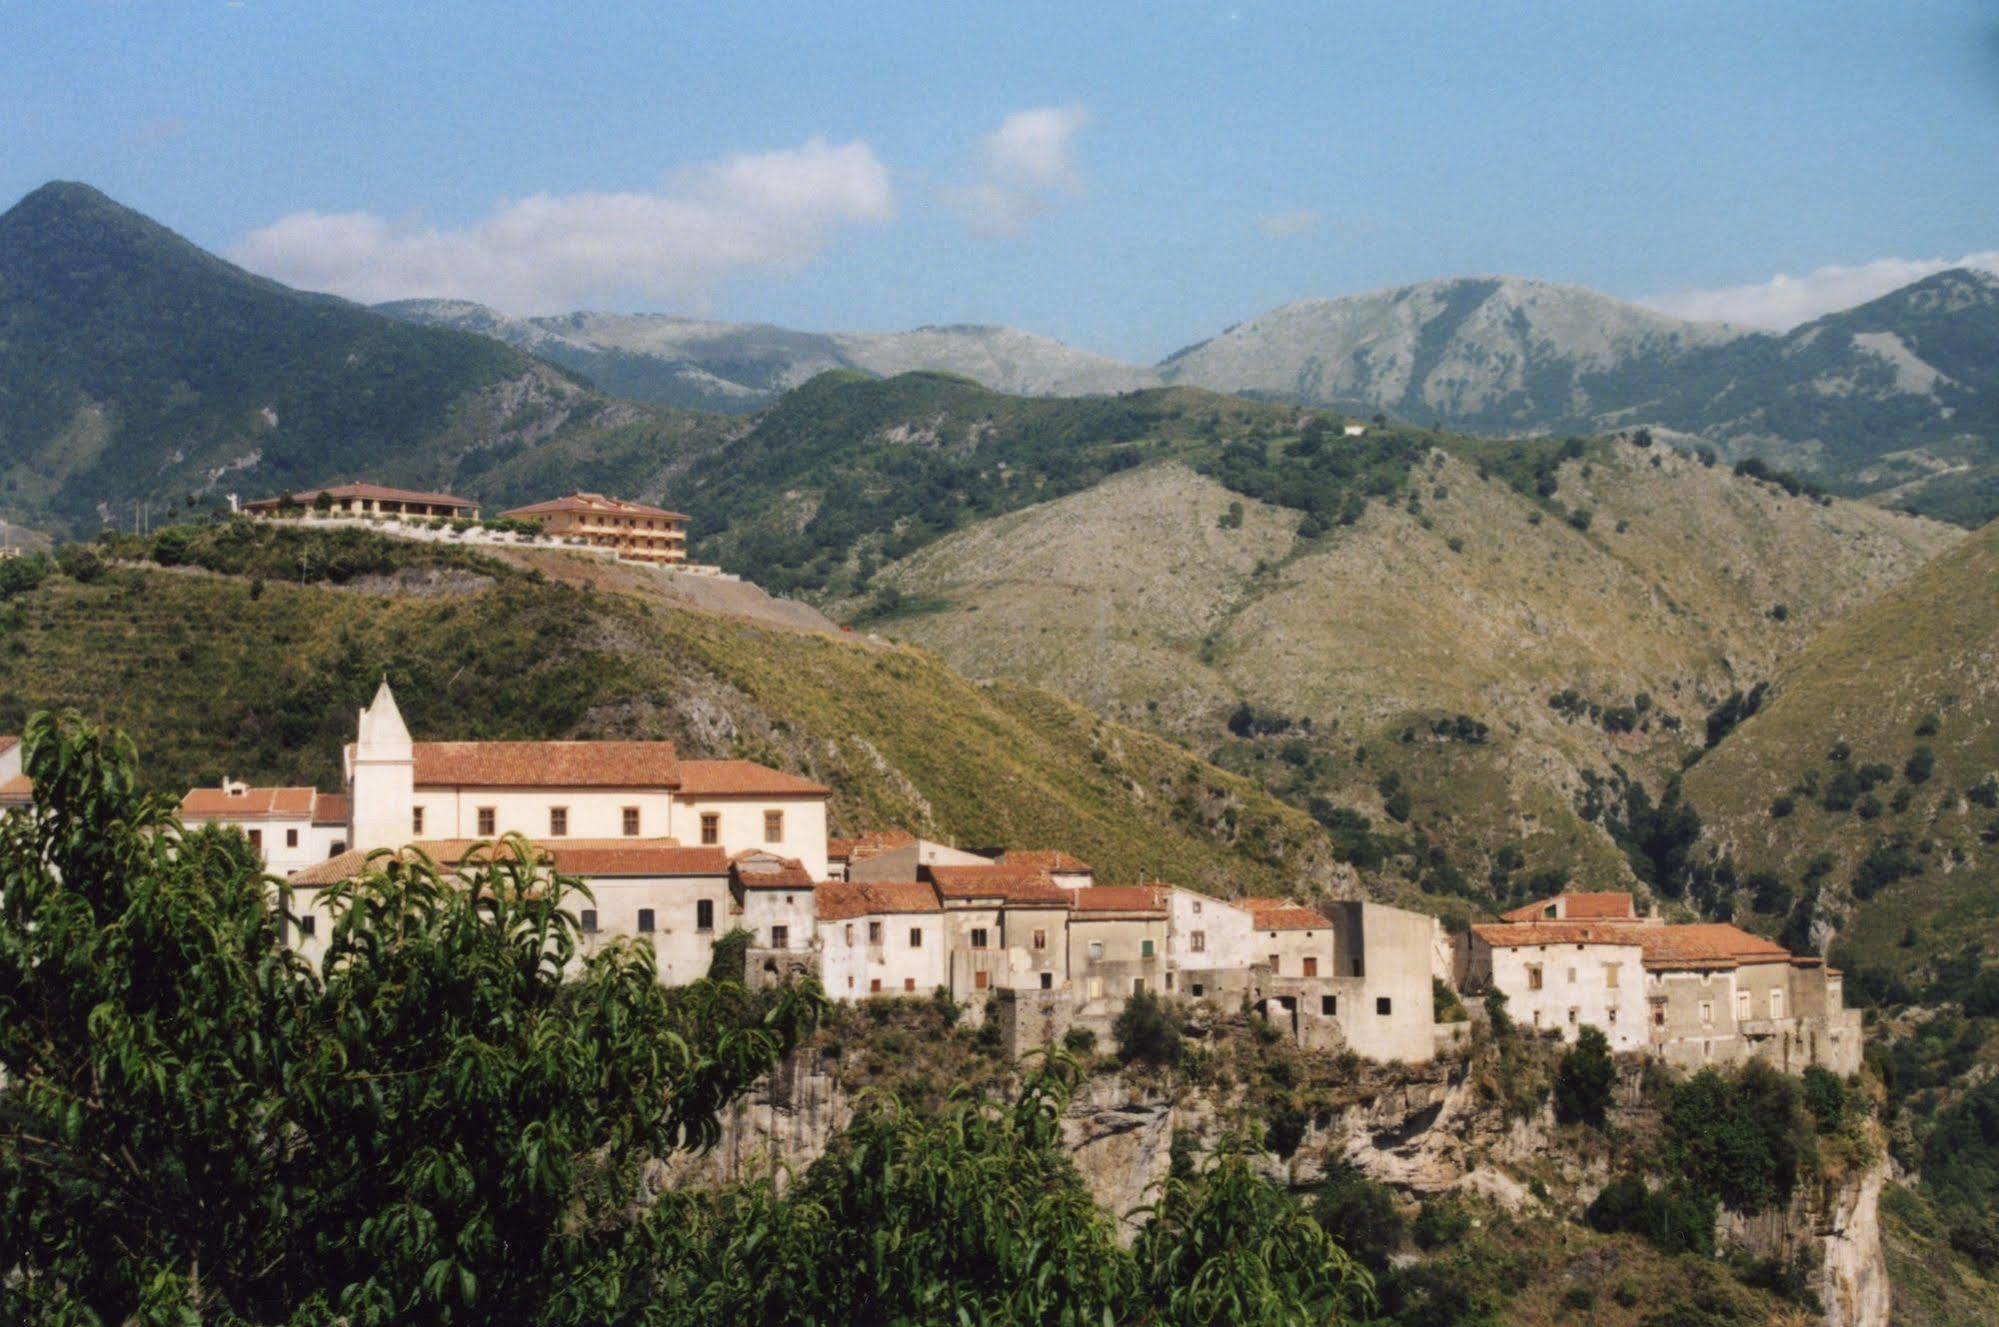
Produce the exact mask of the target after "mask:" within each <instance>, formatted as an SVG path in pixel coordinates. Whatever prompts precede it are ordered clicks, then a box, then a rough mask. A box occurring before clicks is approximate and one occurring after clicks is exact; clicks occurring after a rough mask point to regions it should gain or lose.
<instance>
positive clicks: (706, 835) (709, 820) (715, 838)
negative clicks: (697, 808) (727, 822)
mask: <svg viewBox="0 0 1999 1327" xmlns="http://www.w3.org/2000/svg"><path fill="white" fill-rule="evenodd" d="M721 841H722V817H721V815H720V814H718V813H717V812H714V811H703V812H702V813H701V846H702V847H704V848H712V847H714V846H715V845H716V844H718V843H720V842H721Z"/></svg>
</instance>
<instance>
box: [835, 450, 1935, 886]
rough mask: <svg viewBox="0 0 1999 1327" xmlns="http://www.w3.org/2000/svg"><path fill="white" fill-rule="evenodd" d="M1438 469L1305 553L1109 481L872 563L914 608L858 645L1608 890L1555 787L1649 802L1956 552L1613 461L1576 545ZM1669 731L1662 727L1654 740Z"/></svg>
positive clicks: (1931, 537)
mask: <svg viewBox="0 0 1999 1327" xmlns="http://www.w3.org/2000/svg"><path fill="white" fill-rule="evenodd" d="M1459 450H1462V451H1463V452H1465V453H1466V454H1463V455H1460V454H1457V452H1456V451H1449V452H1447V451H1438V452H1435V453H1433V454H1432V456H1431V457H1430V459H1429V460H1428V461H1426V462H1424V463H1423V464H1422V465H1421V466H1420V467H1419V468H1418V472H1417V477H1416V478H1415V479H1412V481H1411V483H1410V487H1409V491H1410V492H1411V493H1412V494H1414V495H1415V496H1416V497H1417V498H1418V503H1417V507H1416V509H1415V510H1411V508H1410V507H1409V506H1407V505H1406V504H1405V505H1390V504H1386V503H1381V502H1375V503H1371V504H1369V506H1368V508H1367V510H1366V514H1365V515H1364V516H1363V517H1362V518H1361V519H1360V520H1359V521H1358V523H1356V524H1355V525H1353V526H1352V527H1341V528H1336V529H1335V530H1334V531H1333V532H1332V533H1330V534H1329V535H1326V536H1324V537H1321V538H1318V539H1312V540H1300V539H1297V538H1296V537H1295V534H1296V532H1297V530H1298V528H1299V525H1300V515H1299V513H1297V512H1295V511H1291V510H1289V509H1285V508H1278V507H1270V506H1266V505H1264V504H1261V503H1257V502H1254V501H1252V500H1248V499H1243V498H1240V497H1238V496H1237V495H1235V494H1232V493H1230V492H1229V491H1228V490H1226V489H1224V488H1222V487H1221V486H1220V485H1219V484H1218V483H1216V482H1214V481H1212V480H1209V479H1206V478H1203V477H1201V476H1198V475H1195V474H1192V473H1191V472H1189V471H1187V470H1185V469H1184V468H1180V467H1177V466H1174V465H1171V464H1168V465H1163V466H1154V467H1148V468H1145V469H1141V470H1138V471H1134V472H1130V473H1126V474H1121V475H1119V476H1117V477H1115V478H1113V479H1111V480H1109V481H1107V482H1105V483H1104V484H1102V485H1100V486H1098V487H1096V488H1094V489H1092V490H1089V491H1087V492H1084V493H1081V494H1078V495H1075V496H1072V497H1068V498H1065V499H1062V500H1060V501H1057V502H1052V503H1048V504H1045V505H1041V506H1037V507H1033V508H1029V509H1027V510H1024V511H1021V512H1016V513H1013V514H1011V515H1008V516H1003V517H1000V518H998V519H995V520H992V521H989V522H986V523H983V524H981V525H977V526H974V527H972V528H971V529H969V530H966V531H964V532H961V533H959V534H957V535H954V536H952V537H950V538H948V539H946V540H943V541H941V542H939V543H937V544H934V545H931V546H930V547H928V548H927V549H925V550H923V551H921V552H919V553H917V554H916V555H915V556H913V557H911V558H910V559H908V560H906V561H904V562H901V563H898V564H895V565H893V566H891V567H889V568H886V569H884V570H883V571H882V573H881V574H880V577H879V579H880V581H881V582H883V583H886V584H889V585H893V586H896V587H898V588H900V589H901V590H902V592H903V594H904V596H905V598H904V603H905V605H906V606H907V605H913V606H914V607H915V608H916V609H918V610H921V611H914V612H909V611H905V612H903V613H901V614H899V615H898V616H895V617H894V618H892V619H891V620H889V621H887V622H885V623H884V624H883V627H884V629H885V630H889V631H892V632H894V633H895V634H897V635H900V636H904V637H906V638H908V639H911V640H914V641H917V642H919V643H921V644H924V645H927V646H929V647H931V648H935V649H937V650H938V651H939V652H941V653H942V654H943V655H944V656H945V657H946V658H947V659H949V660H951V661H952V662H953V663H954V664H956V665H957V666H958V667H961V668H963V669H965V670H966V671H969V672H972V673H975V674H980V675H1001V676H1008V677H1014V678H1020V679H1031V680H1034V681H1036V682H1038V683H1040V684H1042V685H1048V686H1052V687H1054V688H1056V689H1058V690H1061V691H1063V692H1065V693H1067V694H1070V695H1073V696H1076V697H1078V698H1079V699H1081V700H1084V701H1085V702H1087V703H1089V704H1091V705H1093V706H1095V707H1097V708H1098V709H1100V710H1101V711H1103V712H1104V713H1106V714H1109V715H1111V716H1113V717H1116V718H1119V719H1123V720H1125V721H1127V722H1133V723H1137V724H1142V725H1146V726H1151V727H1154V728H1156V729H1158V730H1160V731H1164V732H1166V733H1169V734H1171V735H1174V736H1176V737H1179V738H1181V739H1183V740H1187V741H1189V742H1191V743H1193V744H1194V745H1196V746H1197V747H1198V748H1200V749H1204V750H1206V749H1211V748H1214V749H1217V752H1218V758H1220V759H1222V760H1224V761H1225V762H1226V763H1228V764H1230V765H1231V766H1233V767H1239V768H1242V769H1244V770H1247V771H1250V772H1252V773H1254V774H1256V775H1257V776H1258V777H1259V778H1261V779H1263V780H1264V781H1265V782H1266V783H1268V784H1270V785H1271V786H1273V787H1277V788H1280V789H1286V790H1293V791H1296V792H1298V793H1300V794H1301V795H1302V794H1306V793H1309V792H1312V791H1331V792H1333V793H1334V794H1335V800H1336V801H1340V802H1342V803H1343V804H1347V805H1350V806H1352V807H1354V808H1356V809H1358V810H1360V811H1361V812H1363V813H1364V814H1368V815H1370V816H1372V817H1374V818H1375V820H1376V821H1377V823H1381V822H1382V821H1383V814H1382V813H1383V802H1384V799H1383V797H1382V796H1381V794H1380V792H1379V789H1378V786H1377V785H1378V781H1379V780H1380V779H1381V778H1382V776H1383V775H1384V774H1388V773H1393V774H1396V775H1398V776H1400V777H1401V779H1402V781H1403V784H1404V786H1405V787H1408V788H1409V789H1410V790H1411V792H1412V794H1413V800H1414V817H1413V820H1414V823H1416V824H1417V825H1418V826H1419V827H1421V828H1423V829H1424V830H1425V832H1426V833H1429V834H1431V835H1433V836H1434V837H1435V838H1437V839H1439V840H1442V841H1444V842H1445V843H1447V844H1451V845H1453V846H1455V847H1456V848H1458V849H1459V850H1460V855H1461V856H1462V857H1463V858H1464V864H1465V868H1466V869H1468V870H1470V869H1474V868H1478V869H1480V870H1482V868H1483V867H1484V866H1485V865H1486V863H1487V860H1488V858H1489V857H1490V855H1491V854H1492V853H1493V851H1494V850H1495V849H1497V848H1498V847H1499V846H1500V845H1501V844H1504V843H1517V844H1520V845H1522V846H1523V847H1524V849H1525V855H1526V857H1527V867H1528V869H1529V871H1530V872H1531V870H1532V869H1534V868H1538V867H1556V868H1560V869H1564V870H1572V871H1574V872H1575V873H1576V875H1577V876H1578V877H1579V878H1581V879H1585V880H1590V881H1594V882H1609V881H1611V880H1615V879H1617V878H1618V877H1620V876H1621V874H1622V873H1623V870H1624V868H1623V865H1622V860H1621V858H1620V857H1619V856H1618V854H1617V853H1616V852H1615V850H1614V849H1613V847H1612V846H1611V844H1610V843H1609V841H1608V840H1607V839H1606V838H1605V837H1603V836H1602V835H1601V834H1600V833H1598V832H1596V831H1594V830H1592V829H1589V828H1587V827H1585V826H1583V825H1582V824H1581V823H1580V822H1579V820H1578V818H1577V816H1576V813H1575V809H1574V798H1575V794H1576V792H1577V789H1578V783H1579V773H1580V771H1583V770H1593V771H1598V772H1608V770H1609V769H1610V767H1611V766H1612V765H1613V763H1614V764H1616V765H1619V766H1622V767H1624V768H1626V769H1627V770H1629V771H1630V772H1631V773H1632V774H1634V775H1635V776H1640V777H1646V778H1648V779H1650V780H1651V781H1652V782H1653V784H1654V786H1655V787H1656V786H1657V784H1658V782H1659V781H1660V780H1661V779H1662V778H1663V777H1664V775H1666V774H1667V773H1669V772H1670V771H1672V770H1674V769H1677V768H1678V767H1679V765H1680V763H1681V761H1682V760H1683V759H1684V758H1685V757H1686V756H1687V755H1688V754H1690V753H1691V752H1692V751H1693V750H1696V749H1698V745H1699V740H1700V739H1699V734H1700V733H1701V730H1702V725H1703V721H1704V719H1705V716H1706V713H1707V711H1708V709H1709V708H1710V706H1711V705H1712V704H1713V703H1714V702H1715V701H1716V700H1718V699H1719V698H1720V697H1722V696H1725V695H1726V694H1727V693H1728V692H1729V691H1731V690H1733V689H1735V688H1738V687H1744V686H1747V685H1749V684H1751V683H1753V682H1754V681H1756V680H1758V679H1760V678H1762V677H1765V676H1767V675H1769V674H1770V673H1771V672H1772V671H1774V669H1775V668H1776V667H1777V664H1778V662H1779V660H1780V659H1782V658H1783V657H1785V655H1786V654H1788V653H1789V652H1791V651H1794V650H1796V649H1797V648H1798V647H1799V646H1800V645H1802V643H1803V642H1804V641H1805V640H1807V639H1809V637H1810V636H1811V634H1812V633H1813V632H1815V631H1817V630H1819V629H1821V628H1822V627H1823V626H1824V625H1825V624H1826V623H1827V622H1828V621H1830V620H1832V619H1833V618H1834V617H1835V616H1837V615H1838V614H1839V613H1841V612H1844V611H1846V610H1848V609H1851V608H1852V607H1854V606H1855V605H1856V604H1858V603H1860V602H1862V601H1863V600H1864V599H1865V598H1866V597H1867V596H1868V595H1869V594H1871V593H1873V592H1874V591H1875V590H1877V589H1878V588H1880V587H1882V586H1884V585H1887V584H1891V583H1893V582H1895V581H1897V580H1899V579H1900V578H1901V577H1903V576H1906V575H1908V574H1909V573H1910V572H1912V571H1913V570H1914V569H1915V568H1916V567H1917V566H1918V565H1920V564H1921V563H1922V562H1923V561H1924V560H1925V559H1926V558H1927V557H1928V556H1929V555H1931V554H1932V553H1934V552H1936V551H1938V550H1940V549H1942V548H1944V547H1947V546H1948V545H1949V544H1950V543H1951V542H1953V541H1955V540H1956V539H1958V538H1960V537H1961V536H1959V535H1958V533H1957V532H1956V531H1953V530H1950V529H1948V528H1946V527H1942V526H1939V525H1935V524H1931V523H1926V522H1921V521H1916V520H1912V519H1909V518H1907V517H1902V516H1899V515H1894V514H1890V513H1885V512H1882V511H1879V510H1877V509H1874V508H1872V507H1868V506H1864V505H1861V504H1854V503H1835V504H1833V505H1831V506H1822V505H1819V504H1815V503H1812V502H1809V501H1807V500H1804V499H1799V498H1792V497H1787V496H1785V495H1784V494H1783V493H1782V492H1781V491H1779V490H1778V489H1776V488H1775V487H1773V486H1771V485H1767V484H1759V483H1754V482H1751V481H1748V480H1745V479H1740V478H1738V477H1736V476H1733V475H1731V474H1729V473H1727V472H1726V471H1725V470H1720V469H1710V468H1706V467H1703V466H1701V465H1699V464H1698V463H1697V462H1695V461H1693V460H1691V459H1689V458H1685V457H1681V456H1677V455H1673V454H1669V453H1665V452H1664V451H1663V449H1659V448H1653V449H1649V450H1648V449H1641V448H1638V447H1635V446H1632V445H1629V444H1622V443H1619V444H1598V445H1597V446H1596V447H1595V448H1594V449H1593V450H1592V451H1591V452H1590V453H1589V454H1588V455H1587V456H1586V458H1585V459H1581V460H1572V461H1570V462H1568V463H1567V464H1565V465H1564V466H1562V467H1561V469H1560V470H1559V472H1558V481H1559V489H1558V492H1557V495H1556V497H1555V499H1554V502H1555V503H1557V504H1562V503H1565V504H1568V505H1569V506H1571V507H1586V508H1588V509H1589V510H1590V511H1591V512H1592V516H1593V519H1592V521H1591V524H1590V527H1589V529H1588V530H1587V531H1583V530H1578V529H1576V528H1574V526H1572V525H1570V524H1569V523H1567V522H1565V521H1564V520H1562V519H1560V517H1559V515H1558V514H1556V513H1555V512H1554V511H1551V510H1549V506H1550V504H1546V503H1542V502H1540V501H1537V500H1536V499H1534V498H1533V497H1530V496H1528V495H1525V494H1523V493H1521V492H1519V491H1517V490H1516V489H1515V488H1514V487H1512V486H1511V485H1509V484H1508V483H1506V482H1503V480H1502V478H1501V475H1500V469H1501V468H1502V467H1501V466H1500V465H1499V464H1498V461H1497V458H1496V457H1495V456H1493V455H1490V454H1486V453H1481V452H1480V451H1479V450H1478V449H1476V448H1473V447H1469V446H1462V445H1460V448H1459ZM1655 459H1656V460H1657V464H1656V465H1655V464H1654V460H1655ZM1480 461H1486V462H1488V467H1487V471H1486V473H1487V475H1488V476H1489V477H1486V478H1481V473H1480V468H1479V463H1480ZM1234 504H1240V506H1239V514H1240V522H1239V523H1237V522H1235V521H1234V520H1233V518H1232V517H1231V507H1232V505H1234ZM1537 517H1538V518H1539V519H1538V523H1537V519H1536V518H1537ZM1620 524H1621V525H1622V526H1623V528H1622V529H1621V530H1620V528H1619V526H1620ZM1453 540H1456V541H1458V546H1457V547H1455V548H1454V547H1453V542H1452V541H1453ZM1780 604H1781V605H1783V613H1784V616H1783V619H1782V620H1778V619H1777V618H1775V617H1773V616H1772V610H1773V609H1775V608H1776V607H1777V606H1778V605H1780ZM848 607H849V609H850V611H851V610H852V609H854V608H857V607H859V605H858V604H850V605H849V606H848ZM1563 689H1574V690H1576V691H1578V692H1580V693H1581V694H1582V695H1583V696H1584V697H1585V698H1586V699H1588V700H1590V701H1594V702H1597V703H1599V704H1602V705H1605V706H1613V705H1630V704H1632V703H1633V702H1634V700H1635V698H1636V697H1637V696H1638V695H1639V694H1640V693H1645V694H1646V695H1648V696H1649V697H1650V699H1651V702H1652V711H1651V715H1650V720H1651V721H1649V722H1641V726H1640V729H1639V731H1635V732H1632V733H1627V734H1618V735H1612V734H1609V733H1606V732H1605V731H1604V730H1603V728H1602V727H1601V725H1599V724H1596V723H1592V722H1590V721H1588V720H1586V719H1583V720H1569V719H1565V718H1563V717H1562V716H1561V715H1559V714H1557V713H1555V712H1554V711H1553V710H1551V709H1550V708H1549V706H1548V704H1547V700H1548V697H1549V695H1550V694H1551V693H1553V692H1556V691H1560V690H1563ZM1242 700H1248V701H1249V702H1251V703H1252V704H1254V705H1255V706H1256V707H1257V708H1258V709H1261V710H1269V711H1273V712H1276V713H1279V714H1282V715H1284V716H1286V717H1289V718H1293V719H1299V718H1305V717H1309V718H1310V719H1311V720H1312V721H1313V722H1312V730H1311V733H1310V734H1309V735H1308V741H1307V744H1308V746H1309V748H1310V752H1311V763H1310V765H1309V767H1308V768H1306V769H1304V770H1302V771H1301V769H1300V768H1299V767H1298V766H1297V765H1295V764H1292V763H1289V762H1287V761H1285V760H1284V759H1282V758H1281V757H1282V755H1283V753H1284V747H1285V744H1286V743H1287V742H1289V741H1292V740H1293V739H1296V738H1298V737H1299V736H1300V733H1299V732H1298V730H1297V729H1295V728H1294V729H1293V730H1292V731H1290V732H1289V733H1286V734H1284V735H1283V736H1281V737H1277V738H1266V739H1262V740H1259V741H1252V742H1242V741H1235V740H1232V739H1231V738H1230V737H1229V735H1228V734H1227V733H1226V732H1225V730H1224V729H1223V727H1222V721H1223V719H1224V718H1225V717H1226V716H1227V715H1228V714H1229V713H1230V712H1231V710H1232V709H1233V708H1234V707H1235V706H1236V705H1237V704H1238V703H1239V702H1240V701H1242ZM1460 713H1463V714H1467V715H1469V716H1471V717H1473V718H1475V719H1477V720H1480V721H1483V722H1485V723H1487V724H1488V725H1489V726H1490V728H1491V731H1492V739H1491V740H1490V741H1489V742H1487V743H1485V744H1483V745H1468V744H1465V743H1462V742H1454V741H1447V740H1439V739H1436V738H1433V737H1432V736H1431V734H1430V731H1429V727H1428V723H1429V721H1430V720H1431V719H1433V718H1438V717H1448V716H1453V715H1456V714H1460ZM1669 715H1670V716H1673V717H1675V718H1677V719H1678V720H1679V721H1680V723H1681V728H1680V730H1679V731H1678V733H1674V732H1671V731H1668V730H1667V728H1666V727H1664V726H1663V725H1662V724H1661V723H1660V722H1658V721H1659V720H1660V719H1662V718H1664V717H1665V716H1669ZM1412 726H1413V727H1414V728H1415V730H1416V732H1415V740H1413V741H1408V742H1405V741H1403V740H1401V735H1402V734H1403V732H1404V731H1405V730H1407V729H1409V728H1411V727H1412Z"/></svg>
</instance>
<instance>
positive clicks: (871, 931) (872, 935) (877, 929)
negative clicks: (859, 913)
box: [868, 922, 882, 945]
mask: <svg viewBox="0 0 1999 1327" xmlns="http://www.w3.org/2000/svg"><path fill="white" fill-rule="evenodd" d="M881 942H882V924H881V923H880V922H869V923H868V943H869V944H871V945H878V944H880V943H881Z"/></svg>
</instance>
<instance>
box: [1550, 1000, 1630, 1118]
mask: <svg viewBox="0 0 1999 1327" xmlns="http://www.w3.org/2000/svg"><path fill="white" fill-rule="evenodd" d="M1616 1086H1617V1062H1616V1061H1614V1060H1612V1059H1611V1058H1610V1041H1609V1039H1608V1038H1606V1037H1605V1036H1604V1035H1603V1030H1602V1029H1601V1028H1598V1027H1595V1026H1593V1025H1585V1026H1584V1027H1583V1029H1582V1031H1581V1032H1580V1033H1578V1034H1577V1036H1576V1044H1575V1045H1574V1046H1573V1047H1571V1048H1570V1050H1569V1052H1568V1054H1566V1055H1564V1056H1563V1057H1562V1063H1561V1065H1560V1067H1559V1068H1557V1069H1556V1070H1555V1118H1556V1119H1559V1120H1564V1121H1567V1122H1570V1123H1574V1122H1577V1121H1580V1122H1582V1123H1584V1124H1593V1125H1596V1126H1597V1127H1599V1128H1601V1127H1602V1125H1603V1121H1604V1117H1605V1116H1606V1114H1607V1113H1608V1112H1609V1110H1610V1099H1611V1091H1612V1089H1613V1088H1615V1087H1616Z"/></svg>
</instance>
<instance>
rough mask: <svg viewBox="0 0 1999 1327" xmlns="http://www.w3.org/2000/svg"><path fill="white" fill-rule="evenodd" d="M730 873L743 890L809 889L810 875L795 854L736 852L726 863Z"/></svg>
mask: <svg viewBox="0 0 1999 1327" xmlns="http://www.w3.org/2000/svg"><path fill="white" fill-rule="evenodd" d="M729 874H730V876H731V877H732V878H733V879H734V880H735V881H736V883H737V884H738V885H740V886H742V887H743V888H745V889H811V888H812V887H813V883H812V875H811V873H810V872H808V871H807V870H806V869H805V864H804V863H803V862H800V861H799V860H798V859H797V858H795V857H779V856H777V855H776V854H775V853H768V852H755V851H752V852H739V853H737V854H736V855H735V856H734V857H733V858H731V859H730V862H729Z"/></svg>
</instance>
